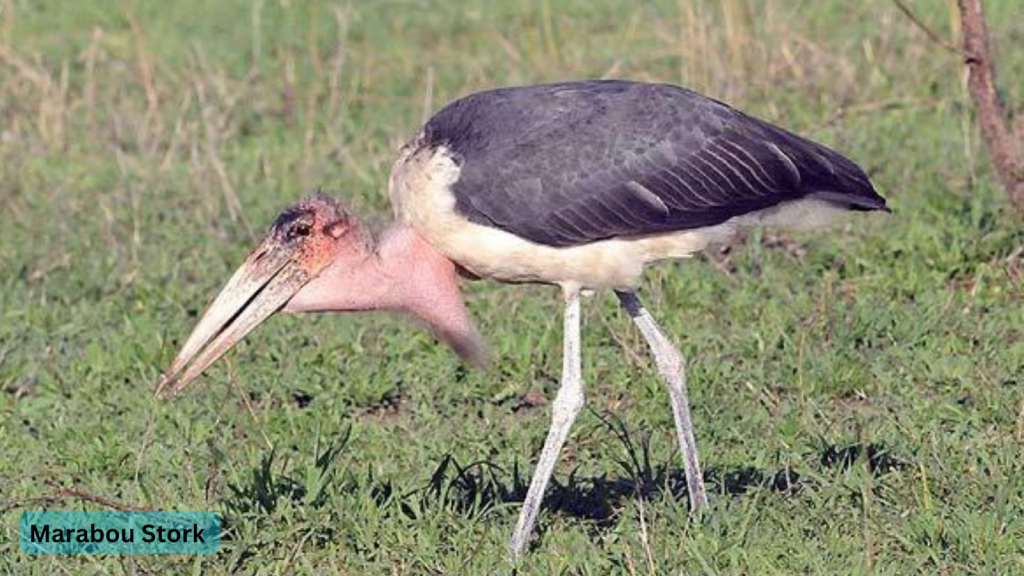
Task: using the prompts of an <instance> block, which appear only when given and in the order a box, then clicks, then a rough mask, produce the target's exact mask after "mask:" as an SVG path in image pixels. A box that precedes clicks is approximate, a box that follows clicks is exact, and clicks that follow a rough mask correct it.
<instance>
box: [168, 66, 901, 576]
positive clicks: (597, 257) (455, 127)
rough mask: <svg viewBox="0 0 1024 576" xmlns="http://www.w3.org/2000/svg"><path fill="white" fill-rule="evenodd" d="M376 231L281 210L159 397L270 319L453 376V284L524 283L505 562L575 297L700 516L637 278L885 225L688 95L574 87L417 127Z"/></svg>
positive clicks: (826, 157) (573, 373) (739, 117)
mask: <svg viewBox="0 0 1024 576" xmlns="http://www.w3.org/2000/svg"><path fill="white" fill-rule="evenodd" d="M388 194H389V195H390V198H391V202H392V205H393V209H394V216H395V221H394V223H393V224H391V225H390V226H389V227H387V228H386V229H385V230H384V231H382V232H380V233H374V232H372V231H371V230H370V229H369V228H368V227H367V226H366V225H365V224H363V223H362V222H361V221H360V220H359V219H358V218H357V217H355V216H354V215H353V214H351V213H350V212H349V211H348V210H346V209H345V208H344V207H343V205H342V204H341V203H339V202H338V201H336V200H334V199H331V198H328V197H323V196H318V197H313V198H308V199H305V200H302V201H300V202H299V203H297V204H295V205H294V206H292V207H289V208H288V209H286V210H285V211H284V212H283V213H282V214H281V215H280V216H279V217H278V218H277V220H276V221H275V222H274V224H273V226H272V227H271V229H270V232H269V234H268V236H267V237H266V239H264V240H263V241H262V243H261V244H260V245H259V246H258V247H257V248H256V249H255V250H254V251H253V252H252V253H251V254H250V255H249V256H248V257H247V258H246V260H245V262H244V263H243V264H242V266H241V267H240V268H239V269H238V271H237V272H235V274H234V275H233V276H232V277H231V279H230V280H229V281H228V283H227V285H226V286H225V287H224V288H223V290H222V291H221V292H220V294H219V295H218V296H217V298H216V299H215V301H214V302H213V304H212V305H211V306H210V308H209V309H208V310H207V311H206V313H205V314H204V316H203V317H202V319H201V320H200V321H199V323H198V325H196V327H195V329H194V330H193V332H192V333H191V335H190V336H189V338H188V340H187V341H186V342H185V344H184V346H182V348H181V351H180V352H179V354H178V356H177V358H175V360H174V362H173V364H172V365H171V367H170V368H169V369H168V370H167V372H165V373H164V375H163V377H162V379H161V381H160V383H159V384H158V387H157V390H158V393H159V392H160V391H161V390H165V391H169V392H171V393H172V394H176V393H178V392H180V391H181V390H182V389H183V388H184V387H185V386H186V385H187V384H188V383H189V382H190V381H192V380H193V379H194V378H196V377H197V376H198V375H199V374H200V373H202V372H203V370H205V369H206V368H207V367H208V366H209V365H210V364H211V363H213V362H214V361H215V360H216V359H217V358H219V357H220V356H221V355H222V354H224V352H225V351H227V350H228V349H229V348H230V347H231V346H232V345H233V344H234V343H235V342H237V341H239V340H240V339H241V338H243V337H244V336H245V335H246V334H248V333H249V332H250V331H251V330H252V329H253V328H255V327H256V325H258V324H259V323H261V322H262V321H263V320H265V319H266V318H267V317H269V316H270V315H272V314H274V313H275V312H278V311H281V310H283V311H285V312H349V311H370V310H392V311H403V312H406V313H409V314H411V315H413V316H415V317H418V318H419V319H421V320H422V321H423V322H425V323H426V324H427V325H428V326H429V327H430V328H431V329H432V330H433V332H434V333H435V334H436V335H437V336H438V337H439V338H440V339H441V340H443V341H445V342H446V343H448V344H449V345H450V346H451V347H452V348H453V349H454V350H455V351H456V352H458V353H459V355H460V356H462V357H463V358H464V359H465V360H467V361H469V362H471V363H474V364H479V363H482V362H483V361H484V357H485V352H484V345H483V341H482V339H481V337H480V335H479V334H478V332H477V330H476V329H475V327H474V325H473V322H472V321H471V319H470V317H469V315H468V313H467V311H466V307H465V304H464V303H463V299H462V296H461V294H460V292H459V281H458V278H459V276H460V275H461V276H464V277H468V278H474V279H476V278H487V279H490V280H496V281H498V282H507V283H543V284H552V285H556V286H558V287H560V288H561V292H562V295H563V297H564V299H565V315H564V333H563V339H564V342H563V344H564V347H563V357H562V361H563V364H562V377H561V384H560V387H559V390H558V394H557V396H556V397H555V400H554V402H553V403H552V405H551V410H552V422H551V428H550V430H549V431H548V434H547V439H546V440H545V442H544V447H543V449H542V451H541V454H540V458H539V461H538V463H537V467H536V471H535V472H534V475H533V478H532V480H531V482H530V487H529V490H528V492H527V495H526V499H525V501H524V503H523V507H522V509H521V512H520V515H519V520H518V522H517V525H516V528H515V532H514V533H513V536H512V540H511V543H510V545H509V548H510V553H511V555H512V557H513V559H515V558H518V557H519V556H520V555H521V554H522V552H523V550H524V547H525V545H526V543H527V541H528V539H529V536H530V534H531V532H532V529H533V526H534V523H535V520H536V517H537V512H538V509H539V507H540V504H541V500H542V497H543V495H544V490H545V487H546V486H547V483H548V480H549V479H550V477H551V474H552V471H553V469H554V466H555V462H556V460H557V459H558V454H559V452H560V450H561V448H562V445H563V444H564V443H565V440H566V438H567V436H568V435H569V429H570V427H571V426H572V423H573V421H574V420H575V419H576V416H577V415H578V414H579V412H580V410H581V409H582V407H583V382H582V377H581V367H580V366H581V360H580V292H581V290H585V289H586V290H589V289H600V288H611V289H612V290H614V291H615V293H616V295H617V296H618V299H619V301H620V303H621V305H622V306H623V308H624V309H625V310H626V312H627V313H628V314H629V315H630V316H631V317H632V319H633V321H634V322H635V324H636V326H637V327H638V329H639V330H640V332H641V334H642V335H643V337H644V338H645V339H646V341H647V344H648V345H649V347H650V350H651V353H652V354H653V356H654V358H655V363H656V365H657V368H658V371H659V373H660V375H661V377H662V378H663V379H664V381H665V384H666V385H667V388H668V392H669V398H670V400H671V406H672V412H673V416H674V419H675V426H676V432H677V435H678V439H679V445H680V449H681V452H682V457H683V463H684V469H685V473H686V478H687V488H688V492H689V499H690V506H691V509H693V510H698V509H700V508H702V507H704V506H706V505H707V496H706V494H705V490H704V484H703V479H702V475H701V469H700V465H699V462H698V458H697V447H696V441H695V439H694V433H693V425H692V422H691V418H690V408H689V402H688V399H687V391H686V376H685V364H684V359H683V357H682V355H681V354H680V352H679V350H678V348H677V347H676V346H675V345H674V344H673V343H672V342H671V341H670V340H669V338H668V337H667V336H665V334H664V333H663V332H662V331H661V329H660V328H659V327H658V324H657V323H656V322H655V321H654V319H653V318H652V317H651V315H650V314H649V313H648V312H647V310H646V309H645V308H644V307H643V305H642V304H641V302H640V299H639V298H638V297H637V295H636V293H635V290H636V288H637V285H638V284H639V283H640V279H641V276H642V273H643V270H644V267H645V265H647V264H648V263H651V262H655V261H659V260H666V259H671V258H685V257H687V256H690V255H691V254H693V253H695V252H698V251H700V250H703V249H704V248H706V247H707V246H709V245H712V244H717V243H721V242H725V241H727V240H728V239H729V238H730V236H732V235H733V234H735V233H736V232H738V231H740V230H742V229H744V228H748V227H751V226H757V225H782V226H795V227H801V228H806V227H812V226H815V225H818V224H822V223H824V222H826V221H828V220H829V218H830V217H831V216H833V215H834V214H837V213H840V212H844V211H847V210H857V211H870V210H882V211H888V208H887V207H886V202H885V199H884V198H882V197H881V196H880V195H879V194H878V193H877V192H876V191H875V189H874V188H873V187H872V185H871V182H870V180H869V179H868V177H867V176H866V175H865V173H864V172H863V171H862V170H861V169H860V168H859V167H858V166H857V165H856V164H854V163H853V162H851V161H850V160H848V159H847V158H845V157H843V156H842V155H840V154H838V153H837V152H835V151H833V150H830V149H829V148H826V147H825V146H822V145H820V144H816V143H814V142H811V141H809V140H806V139H804V138H801V137H800V136H796V135H794V134H792V133H790V132H788V131H786V130H783V129H782V128H779V127H776V126H773V125H771V124H769V123H767V122H764V121H762V120H759V119H757V118H753V117H751V116H749V115H747V114H744V113H743V112H740V111H738V110H736V109H734V108H731V107H730V106H728V105H726V104H723V103H721V102H718V101H716V100H713V99H711V98H707V97H705V96H702V95H700V94H697V93H695V92H692V91H690V90H686V89H683V88H680V87H676V86H671V85H666V84H651V83H643V82H625V81H587V82H565V83H558V84H545V85H537V86H526V87H515V88H502V89H497V90H490V91H487V92H481V93H477V94H472V95H470V96H466V97H464V98H461V99H459V100H456V101H455V102H453V103H451V104H449V105H448V106H446V107H445V108H444V109H442V110H441V111H440V112H438V113H437V114H436V115H434V116H433V117H432V118H431V119H430V120H429V121H428V122H427V124H426V125H425V126H424V127H423V129H422V131H421V132H420V133H419V135H418V136H416V138H414V139H413V140H412V141H411V142H409V143H408V144H407V145H405V146H404V147H403V148H402V149H401V151H400V153H399V155H398V159H397V161H396V162H395V164H394V166H393V167H392V169H391V175H390V178H389V182H388Z"/></svg>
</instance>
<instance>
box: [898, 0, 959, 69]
mask: <svg viewBox="0 0 1024 576" xmlns="http://www.w3.org/2000/svg"><path fill="white" fill-rule="evenodd" d="M892 2H893V4H895V5H896V7H897V8H899V9H900V12H903V15H904V16H906V17H907V19H909V20H910V21H911V22H913V23H914V25H915V26H917V27H918V28H920V29H921V31H922V32H924V34H925V36H927V37H928V39H929V40H931V41H932V42H934V43H936V44H938V45H939V46H942V47H943V48H945V49H946V50H948V51H950V52H952V53H954V54H958V55H960V56H963V57H964V58H967V59H970V58H971V57H972V56H971V55H970V54H969V53H967V52H965V51H964V50H963V49H962V48H960V47H959V46H957V45H956V44H954V43H952V42H950V41H949V40H946V39H945V38H943V37H942V36H939V34H938V33H937V32H935V31H934V30H932V29H931V28H929V27H928V25H927V24H925V23H924V22H922V21H921V19H920V18H918V17H917V15H915V14H914V11H913V10H911V9H910V7H909V6H907V5H906V4H904V3H903V0H892Z"/></svg>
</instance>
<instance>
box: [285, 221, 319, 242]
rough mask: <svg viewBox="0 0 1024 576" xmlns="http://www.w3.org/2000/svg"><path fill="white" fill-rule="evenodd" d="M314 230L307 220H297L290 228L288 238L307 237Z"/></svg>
mask: <svg viewBox="0 0 1024 576" xmlns="http://www.w3.org/2000/svg"><path fill="white" fill-rule="evenodd" d="M312 231H313V227H312V226H310V225H309V224H307V223H306V222H296V223H295V224H293V225H292V227H291V228H289V229H288V239H289V240H294V239H296V238H305V237H306V236H309V233H310V232H312Z"/></svg>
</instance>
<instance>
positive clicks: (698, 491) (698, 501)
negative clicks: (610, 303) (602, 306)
mask: <svg viewBox="0 0 1024 576" xmlns="http://www.w3.org/2000/svg"><path fill="white" fill-rule="evenodd" d="M615 294H616V295H617V296H618V297H619V302H621V303H622V307H623V308H625V309H626V312H627V313H629V315H630V316H631V317H632V318H633V322H634V323H635V324H636V326H637V328H639V329H640V333H641V334H643V336H644V339H645V340H647V345H648V347H650V349H651V354H652V355H653V356H654V360H655V363H656V364H657V366H658V372H660V373H661V377H662V379H664V380H665V384H666V385H667V387H668V395H669V398H670V400H671V402H672V416H673V417H674V418H675V422H676V434H677V435H678V436H679V449H680V451H681V452H682V454H683V469H684V470H685V471H686V488H687V491H688V492H689V494H690V509H691V511H693V512H696V511H698V510H700V509H701V508H704V507H706V506H707V505H708V497H707V494H706V493H705V492H704V476H703V474H702V473H701V470H700V462H699V460H698V459H697V439H696V438H695V437H694V435H693V421H692V420H691V419H690V400H689V398H688V397H687V393H686V360H684V359H683V355H682V353H680V352H679V349H678V348H676V346H675V344H673V343H672V341H671V340H669V339H668V337H666V336H665V334H664V333H663V332H662V331H661V328H659V327H658V323H657V322H655V321H654V318H653V317H651V314H650V313H649V312H648V311H647V309H646V308H644V305H643V304H642V303H641V302H640V298H639V297H637V295H636V294H634V293H633V292H620V291H616V292H615Z"/></svg>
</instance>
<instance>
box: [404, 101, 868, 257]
mask: <svg viewBox="0 0 1024 576" xmlns="http://www.w3.org/2000/svg"><path fill="white" fill-rule="evenodd" d="M424 138H425V145H427V146H433V147H436V146H440V145H444V146H446V147H447V148H448V149H450V150H451V151H452V152H453V154H454V157H455V159H456V161H457V162H458V163H460V166H461V172H460V176H459V180H458V181H457V182H456V183H455V184H454V185H453V192H454V194H455V197H456V209H457V210H458V211H459V212H460V213H461V214H462V215H464V216H465V217H467V218H468V219H469V220H471V221H473V222H476V223H479V224H485V225H489V226H494V227H497V228H500V229H502V230H506V231H508V232H511V233H513V234H516V235H518V236H521V237H524V238H527V239H529V240H532V241H534V242H537V243H541V244H546V245H551V246H572V245H577V244H583V243H587V242H593V241H595V240H601V239H605V238H611V237H615V236H634V235H643V234H653V233H658V232H668V231H675V230H686V229H690V228H698V227H702V226H710V225H714V224H718V223H721V222H724V221H726V220H728V219H729V218H732V217H734V216H738V215H742V214H746V213H748V212H752V211H755V210H759V209H762V208H768V207H771V206H774V205H776V204H779V203H781V202H785V201H787V200H796V199H799V198H804V197H809V196H811V197H817V198H821V199H823V200H827V201H830V202H833V203H835V204H838V205H840V206H843V207H846V208H850V209H855V210H885V209H886V207H885V200H884V199H883V198H882V197H881V196H879V195H878V194H877V193H876V192H875V190H874V188H873V187H872V186H871V182H870V181H869V180H868V177H867V176H866V175H865V174H864V172H863V171H862V170H861V169H860V168H859V167H857V165H856V164H854V163H853V162H851V161H850V160H848V159H846V158H845V157H843V156H841V155H840V154H838V153H836V152H834V151H832V150H830V149H828V148H826V147H824V146H821V145H819V144H815V143H813V142H810V141H808V140H805V139H803V138H800V137H799V136H796V135H794V134H791V133H790V132H787V131H785V130H783V129H781V128H778V127H776V126H772V125H771V124H768V123H767V122H763V121H761V120H758V119H756V118H753V117H750V116H747V115H746V114H744V113H742V112H740V111H738V110H735V109H733V108H730V107H729V106H727V105H725V104H722V103H721V102H717V101H715V100H712V99H710V98H707V97H704V96H701V95H700V94H697V93H695V92H691V91H689V90H685V89H683V88H679V87H676V86H669V85H664V84H646V83H636V82H621V81H592V82H569V83H562V84H548V85H540V86H529V87H522V88H504V89H499V90H493V91H489V92H481V93H479V94H474V95H471V96H467V97H465V98H462V99H460V100H457V101H455V102H453V103H452V104H450V105H448V106H447V107H446V108H444V109H443V110H441V111H440V112H438V113H437V114H436V115H435V116H434V117H433V118H431V119H430V121H429V122H428V123H427V125H426V126H425V127H424Z"/></svg>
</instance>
